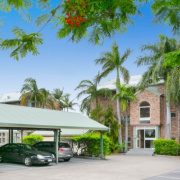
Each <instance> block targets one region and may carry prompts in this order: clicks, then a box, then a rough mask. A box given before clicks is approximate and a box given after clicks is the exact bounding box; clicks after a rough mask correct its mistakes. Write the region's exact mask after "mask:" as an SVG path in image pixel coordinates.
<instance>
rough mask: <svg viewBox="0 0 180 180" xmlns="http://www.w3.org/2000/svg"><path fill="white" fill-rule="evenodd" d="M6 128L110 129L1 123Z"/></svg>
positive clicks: (103, 129)
mask: <svg viewBox="0 0 180 180" xmlns="http://www.w3.org/2000/svg"><path fill="white" fill-rule="evenodd" d="M1 127H4V128H33V129H49V130H50V129H54V130H58V129H61V128H63V129H86V130H87V129H88V130H99V131H108V130H109V128H108V127H107V128H96V127H72V126H71V127H69V126H48V125H47V126H46V125H43V126H41V125H32V124H13V123H11V124H9V123H1V122H0V128H1Z"/></svg>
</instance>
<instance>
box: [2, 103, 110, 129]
mask: <svg viewBox="0 0 180 180" xmlns="http://www.w3.org/2000/svg"><path fill="white" fill-rule="evenodd" d="M1 127H2V128H14V129H15V128H29V129H30V128H33V129H35V128H36V129H61V128H65V129H89V130H102V131H106V130H108V128H107V127H106V126H104V125H102V124H100V123H98V122H96V121H94V120H92V119H90V118H88V117H86V116H84V115H82V114H80V113H72V112H63V111H57V110H49V109H41V108H32V107H25V106H16V105H7V104H0V128H1Z"/></svg>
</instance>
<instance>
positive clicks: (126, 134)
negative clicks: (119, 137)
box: [125, 109, 128, 152]
mask: <svg viewBox="0 0 180 180" xmlns="http://www.w3.org/2000/svg"><path fill="white" fill-rule="evenodd" d="M125 126H126V128H125V152H127V151H128V114H127V109H126V125H125Z"/></svg>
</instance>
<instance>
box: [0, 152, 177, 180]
mask: <svg viewBox="0 0 180 180" xmlns="http://www.w3.org/2000/svg"><path fill="white" fill-rule="evenodd" d="M4 165H5V166H3V164H1V165H0V180H72V179H73V180H114V179H117V180H118V179H121V180H141V179H147V180H176V179H177V180H178V179H179V180H180V174H178V173H179V171H180V157H164V156H162V157H161V156H152V157H151V156H125V155H112V156H108V157H107V158H106V160H92V159H79V158H73V159H72V160H71V161H70V162H59V164H58V165H55V164H52V165H50V166H32V167H24V166H23V165H21V164H7V163H6V164H4ZM13 166H14V168H13ZM2 169H4V170H2ZM171 174H173V175H171ZM160 176H162V177H160Z"/></svg>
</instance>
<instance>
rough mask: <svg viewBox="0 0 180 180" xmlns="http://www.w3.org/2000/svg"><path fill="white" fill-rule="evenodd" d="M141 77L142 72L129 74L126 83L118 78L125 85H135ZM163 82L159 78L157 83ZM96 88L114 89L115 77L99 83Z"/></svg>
mask: <svg viewBox="0 0 180 180" xmlns="http://www.w3.org/2000/svg"><path fill="white" fill-rule="evenodd" d="M141 79H142V74H141V75H135V76H130V79H129V83H128V84H126V83H125V82H124V80H123V78H120V83H121V84H125V85H127V86H137V85H138V83H139V82H140V81H141ZM163 82H164V81H163V80H160V81H159V82H158V84H159V83H163ZM97 88H98V89H103V88H107V89H110V90H115V89H116V78H115V79H110V80H108V81H106V82H104V83H102V84H100V85H99V86H98V87H97Z"/></svg>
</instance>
